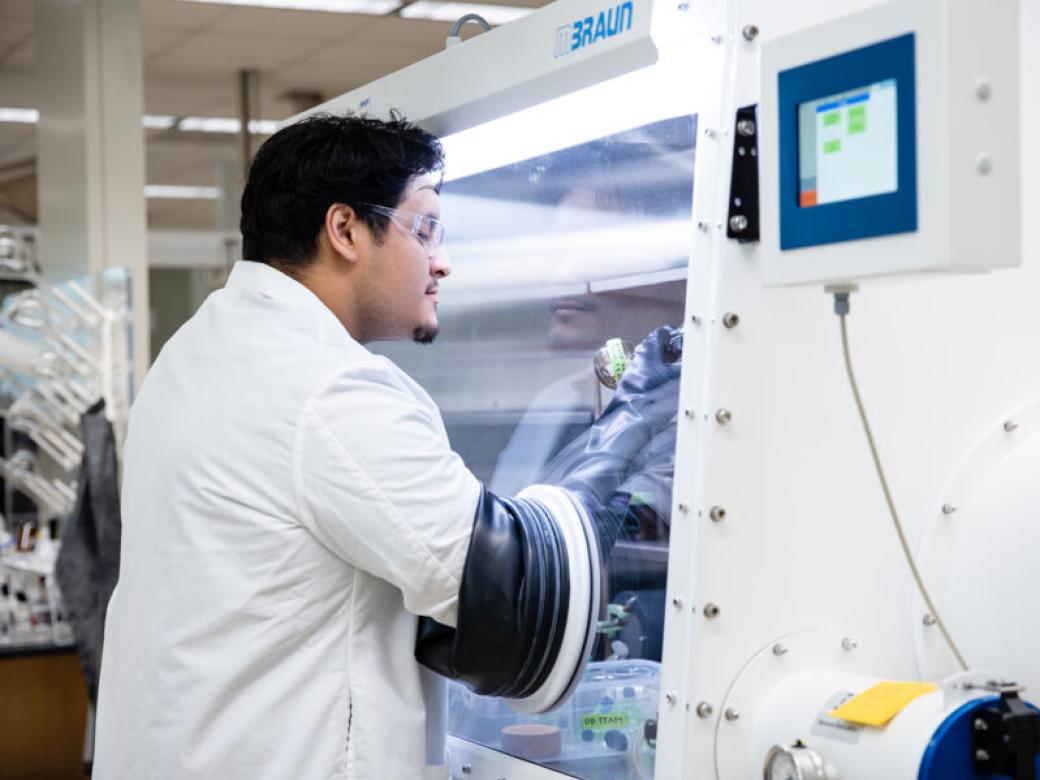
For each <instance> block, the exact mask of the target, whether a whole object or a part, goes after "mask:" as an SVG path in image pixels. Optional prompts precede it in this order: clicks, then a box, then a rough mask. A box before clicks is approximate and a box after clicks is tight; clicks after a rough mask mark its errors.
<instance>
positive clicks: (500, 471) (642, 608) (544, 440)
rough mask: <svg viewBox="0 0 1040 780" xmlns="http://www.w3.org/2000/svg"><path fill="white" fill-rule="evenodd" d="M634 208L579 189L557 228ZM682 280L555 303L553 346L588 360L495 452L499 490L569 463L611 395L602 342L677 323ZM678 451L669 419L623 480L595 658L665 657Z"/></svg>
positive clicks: (565, 204)
mask: <svg viewBox="0 0 1040 780" xmlns="http://www.w3.org/2000/svg"><path fill="white" fill-rule="evenodd" d="M626 212H627V213H626ZM632 216H633V215H632V214H631V210H630V204H629V208H628V209H626V201H625V197H624V193H622V192H619V191H618V190H617V189H611V188H603V187H600V188H593V187H580V188H576V189H573V190H572V191H570V192H569V193H568V194H567V195H565V196H564V198H563V199H562V200H561V202H560V204H559V206H558V217H557V220H556V224H555V226H554V227H555V229H556V230H559V231H566V232H570V231H580V230H595V229H596V228H597V227H607V226H611V225H612V224H614V223H615V222H616V221H617V220H620V219H631V218H632ZM646 216H648V217H651V218H650V219H647V221H646V222H645V223H644V225H640V227H643V226H651V225H652V215H646ZM564 262H566V261H564ZM574 262H575V263H576V264H577V263H579V262H580V263H581V264H582V265H584V266H586V267H588V266H589V264H590V263H594V262H595V261H594V259H591V260H590V258H586V257H583V258H575V260H574ZM685 288H686V283H685V280H676V281H670V282H664V283H655V284H644V285H638V284H636V285H630V286H626V287H618V288H617V289H606V290H602V291H595V292H594V291H592V290H591V289H590V288H589V287H588V286H587V287H586V291H585V292H584V293H582V292H578V293H570V294H566V295H561V296H558V297H556V298H553V299H551V300H550V301H549V304H548V305H549V315H550V316H549V325H548V331H547V346H548V347H549V348H550V349H551V350H553V351H554V352H566V353H570V354H571V355H575V356H577V355H582V356H585V357H587V364H586V365H587V368H586V369H583V370H581V371H578V372H576V373H572V374H570V375H567V376H564V377H561V378H560V379H558V380H557V381H555V382H553V383H552V384H550V385H548V386H547V387H546V388H545V389H543V390H542V391H541V392H539V393H538V394H537V395H536V396H535V398H534V399H533V400H532V402H531V403H530V404H529V406H528V408H527V409H526V411H525V412H524V414H523V416H522V417H521V419H520V421H519V423H518V425H517V427H516V429H515V430H514V432H513V434H512V436H511V437H510V440H509V442H508V444H507V445H506V447H505V448H504V449H503V451H502V452H501V454H500V456H499V458H498V462H497V465H496V469H495V473H494V476H493V477H492V480H491V485H492V489H493V490H502V491H504V492H508V491H509V490H510V489H517V488H519V487H521V486H523V485H525V484H531V483H532V482H538V481H541V480H548V481H550V482H552V481H554V480H555V479H557V478H558V477H559V476H560V474H561V473H564V472H565V471H566V462H565V461H566V457H567V451H568V450H570V449H572V448H573V447H574V445H575V444H577V443H578V441H576V440H579V441H580V439H581V437H583V436H584V433H585V430H587V429H588V426H589V424H590V423H591V422H592V420H593V416H594V410H595V409H596V408H597V406H598V404H597V399H598V398H600V397H601V396H602V397H603V403H604V405H605V404H606V403H607V402H608V401H609V397H610V394H611V391H610V390H609V389H607V388H605V387H602V386H601V385H600V383H599V380H597V378H596V376H595V373H594V370H593V359H594V356H595V354H596V352H597V350H599V349H600V348H601V347H603V345H604V343H605V342H606V341H607V340H608V339H611V338H619V339H621V340H623V341H625V342H628V343H629V344H631V345H633V346H634V345H637V344H639V343H640V342H641V341H642V340H643V339H644V338H645V337H646V336H647V334H649V333H650V332H651V331H653V330H654V329H655V328H657V327H659V326H661V325H666V324H671V325H678V324H680V323H681V321H682V316H683V302H684V298H685ZM676 384H677V383H676ZM677 390H678V388H677V387H675V392H676V411H677V406H678V397H677ZM568 445H570V446H568ZM561 451H562V454H561ZM674 452H675V426H674V425H671V426H669V427H668V428H666V429H665V430H663V431H661V432H660V433H659V434H657V435H655V436H654V437H653V439H652V440H651V441H650V442H649V444H647V445H646V447H644V448H643V450H642V451H641V452H640V453H639V455H638V457H637V458H636V459H635V460H634V461H633V462H632V463H631V464H630V466H629V469H628V473H627V474H626V475H625V476H624V478H623V479H622V490H624V491H625V492H628V493H630V494H631V496H632V498H631V500H630V501H629V503H628V506H627V511H625V512H624V513H623V515H624V516H623V517H622V518H620V519H619V521H620V522H621V523H622V527H621V535H620V537H619V542H620V544H618V545H616V546H615V547H614V549H613V550H611V551H610V553H609V555H608V559H607V561H606V563H607V565H606V567H605V570H606V572H605V573H606V580H607V581H606V582H605V587H606V593H605V594H604V595H605V596H607V598H608V600H609V601H610V602H611V603H612V604H613V606H612V607H611V609H610V610H609V612H610V615H604V616H603V617H604V618H606V619H607V620H608V621H609V620H611V619H615V618H616V619H617V622H618V627H617V629H616V630H614V631H611V632H607V633H605V634H604V636H603V637H602V641H601V642H599V643H598V646H597V649H596V657H599V658H607V657H643V658H653V659H655V660H659V658H660V641H661V636H660V634H661V631H662V622H663V621H662V619H661V613H663V598H664V587H665V582H664V580H665V574H666V571H667V560H666V541H667V538H668V528H669V511H670V507H671V483H672V476H673V467H674ZM561 458H562V459H563V461H564V462H562V463H561V462H560V461H561ZM659 602H660V606H659ZM625 610H627V612H626V611H625Z"/></svg>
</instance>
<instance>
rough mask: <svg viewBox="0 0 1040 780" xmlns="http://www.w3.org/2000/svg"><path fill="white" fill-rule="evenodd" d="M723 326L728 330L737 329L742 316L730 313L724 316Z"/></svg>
mask: <svg viewBox="0 0 1040 780" xmlns="http://www.w3.org/2000/svg"><path fill="white" fill-rule="evenodd" d="M722 324H723V325H725V326H726V327H727V328H735V327H737V325H739V324H740V315H739V314H734V313H733V312H731V311H728V312H726V313H725V314H723V315H722Z"/></svg>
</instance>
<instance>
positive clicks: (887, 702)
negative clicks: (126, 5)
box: [830, 681, 939, 726]
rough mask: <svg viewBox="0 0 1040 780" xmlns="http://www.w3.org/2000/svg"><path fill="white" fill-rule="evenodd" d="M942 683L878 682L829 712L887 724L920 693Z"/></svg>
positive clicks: (866, 723) (842, 717) (857, 720)
mask: <svg viewBox="0 0 1040 780" xmlns="http://www.w3.org/2000/svg"><path fill="white" fill-rule="evenodd" d="M938 687H939V686H937V685H935V684H933V683H923V682H887V681H886V682H879V683H878V684H877V685H875V686H874V687H873V688H867V690H865V691H863V693H861V694H859V695H857V696H853V697H852V698H851V699H849V700H848V701H847V702H845V703H844V704H842V705H841V706H840V707H838V708H837V709H833V710H831V711H830V715H831V717H833V718H838V719H840V720H845V721H848V722H850V723H861V724H863V725H864V726H884V725H885V724H886V723H888V722H889V721H890V720H892V718H894V717H895V716H896V715H898V714H899V713H900V712H902V711H903V709H904V708H905V707H906V705H908V704H909V703H910V702H912V701H913V700H914V699H916V698H918V697H919V696H924V695H925V694H926V693H931V692H932V691H934V690H936V689H937V688H938Z"/></svg>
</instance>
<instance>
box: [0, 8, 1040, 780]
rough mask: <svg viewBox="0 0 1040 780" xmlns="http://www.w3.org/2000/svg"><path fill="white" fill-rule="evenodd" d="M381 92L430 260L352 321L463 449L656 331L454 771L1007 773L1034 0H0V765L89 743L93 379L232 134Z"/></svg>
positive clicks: (528, 452)
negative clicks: (431, 311) (411, 149)
mask: <svg viewBox="0 0 1040 780" xmlns="http://www.w3.org/2000/svg"><path fill="white" fill-rule="evenodd" d="M392 110H398V111H400V112H402V113H403V114H404V116H405V117H407V118H408V119H409V120H411V121H413V122H415V123H417V124H419V125H420V126H421V127H423V128H424V129H426V130H428V131H430V132H432V133H433V134H435V135H436V136H438V137H439V138H441V139H442V142H443V145H444V149H445V153H446V166H445V171H444V174H445V175H444V184H443V189H442V193H441V203H442V209H443V219H444V222H445V224H446V225H447V226H448V231H447V234H446V235H447V238H446V247H447V250H448V251H449V253H450V256H451V259H452V263H453V266H454V271H453V273H452V275H451V277H450V278H449V279H446V280H444V281H443V283H442V286H441V292H440V308H439V314H440V319H441V335H440V337H439V338H438V340H437V342H436V343H435V344H434V345H430V346H420V345H415V344H412V343H393V344H391V343H381V344H376V345H374V346H373V351H376V352H378V353H380V354H383V355H386V356H388V357H389V358H391V359H392V360H393V361H394V362H395V363H397V364H398V365H399V366H400V367H401V368H403V369H404V370H405V371H406V372H407V373H408V374H409V375H410V376H411V377H413V378H414V379H415V380H416V381H417V382H418V383H419V384H420V385H422V386H423V387H424V388H425V389H426V390H427V391H428V392H429V393H430V395H431V396H432V398H433V400H434V401H435V402H436V404H437V406H438V407H439V409H440V411H441V414H442V416H443V419H444V423H445V427H446V429H447V433H448V436H449V439H450V441H451V445H452V448H453V449H454V450H455V451H456V452H458V453H459V454H460V455H461V456H462V458H463V460H464V461H465V463H466V464H467V466H468V467H469V468H470V469H471V470H472V472H473V473H474V474H475V475H476V476H477V477H478V479H479V480H481V481H482V482H483V483H484V484H486V485H487V486H488V488H489V489H490V490H492V491H494V492H495V493H497V494H500V495H512V494H515V493H517V492H518V491H521V490H522V489H524V488H525V487H526V486H529V485H531V484H534V483H537V482H552V481H553V479H554V478H555V477H557V476H558V475H559V474H560V473H561V470H565V469H566V466H567V463H568V462H569V461H568V459H569V458H571V457H572V456H573V453H574V452H575V451H576V450H577V449H580V448H581V447H582V446H583V445H584V443H585V441H586V439H587V438H588V436H587V432H588V431H589V429H590V426H592V425H593V424H594V423H595V421H596V420H597V419H598V418H599V416H600V415H601V414H602V413H603V411H604V409H605V408H606V406H607V405H608V404H609V403H610V399H611V398H612V396H613V393H614V390H615V389H616V387H617V385H618V382H619V381H620V379H621V377H622V376H623V375H624V371H625V369H626V366H627V365H628V362H629V361H630V360H631V359H632V352H633V350H634V348H635V347H636V345H638V344H639V343H640V341H641V340H642V339H643V338H644V337H645V336H646V335H647V334H648V333H649V332H651V331H653V330H654V329H655V328H658V327H660V326H662V325H667V326H670V327H672V328H675V329H676V332H677V334H678V336H677V337H676V338H675V339H674V341H673V342H672V343H671V344H670V345H669V347H670V349H671V350H672V354H671V357H670V359H671V360H673V361H674V360H681V364H682V368H681V380H680V382H679V387H680V389H679V391H678V393H677V395H676V396H675V397H673V398H671V399H670V401H669V402H670V403H672V404H673V405H674V414H672V415H671V422H670V424H669V425H667V426H665V427H664V428H663V429H662V430H661V431H659V432H658V433H657V434H655V435H654V437H653V439H652V440H651V441H650V442H649V443H648V444H647V445H646V446H645V447H644V448H643V450H641V451H640V453H639V455H638V457H637V462H636V463H635V464H633V465H631V477H630V479H629V481H628V482H626V483H625V484H626V485H628V490H629V492H630V493H631V494H633V495H635V496H638V498H639V501H637V502H636V503H637V504H638V505H637V506H635V507H630V508H629V511H628V513H627V514H626V516H625V517H624V524H623V529H622V533H621V534H620V536H619V538H618V539H617V541H616V542H615V543H614V544H613V545H612V546H610V547H608V548H602V549H597V548H596V547H595V544H594V543H593V542H592V541H588V544H589V549H588V550H586V551H584V558H581V557H580V556H579V558H580V560H581V561H583V563H580V566H583V567H584V568H583V569H582V571H581V572H578V571H577V570H575V569H573V568H572V571H571V581H572V591H573V594H572V598H571V601H570V602H569V613H567V614H565V615H564V618H563V619H564V622H565V624H566V630H567V632H568V633H567V634H566V636H565V637H564V640H563V642H562V645H561V647H562V649H560V650H559V651H558V652H555V651H554V654H553V655H552V656H550V657H548V658H547V659H546V663H547V664H548V665H549V666H550V667H551V669H550V673H549V679H550V683H551V684H550V683H547V684H546V686H543V688H544V689H543V690H541V691H539V693H538V695H537V696H532V697H530V698H528V699H522V700H505V699H499V698H493V697H485V696H480V695H477V694H476V693H474V692H473V691H472V690H470V689H469V688H467V687H466V686H465V685H464V684H462V683H460V682H451V683H450V688H449V705H450V706H449V714H448V719H449V723H448V727H449V732H450V736H449V738H448V754H447V755H448V762H449V768H450V769H449V771H450V773H451V777H452V778H456V779H458V780H484V779H485V778H487V779H488V780H550V779H557V778H568V777H570V778H584V779H585V780H649V778H656V780H755V779H757V778H765V780H969V779H975V778H980V779H985V780H997V779H1000V778H1010V779H1011V780H1036V778H1037V777H1038V774H1040V709H1038V707H1040V565H1038V564H1040V151H1038V146H1037V142H1036V128H1037V127H1040V0H990V1H989V2H969V1H968V0H888V2H875V1H874V0H827V2H824V1H823V0H785V2H776V1H775V0H620V1H618V0H556V2H552V3H549V4H542V3H540V2H539V0H510V2H509V3H505V2H502V3H491V2H485V3H483V4H468V3H463V2H455V1H454V0H35V1H34V0H0V296H2V297H0V780H66V779H68V778H83V777H89V776H90V770H91V766H92V761H93V744H94V731H93V727H94V724H93V713H94V703H95V700H96V694H97V674H98V666H99V662H100V653H101V646H102V632H103V621H104V613H105V607H106V605H107V601H108V598H109V596H110V595H111V592H112V589H113V587H114V585H115V583H116V581H117V578H118V572H119V541H120V530H121V529H120V520H119V512H118V493H119V481H120V474H121V467H122V462H121V455H122V444H123V441H124V437H125V434H126V426H127V416H128V412H129V409H130V406H131V404H132V403H133V399H134V394H135V390H136V389H137V388H139V387H140V384H141V382H142V380H143V378H144V376H145V374H146V372H147V370H148V367H149V365H150V363H151V361H152V360H153V359H154V357H155V356H156V355H157V354H158V353H159V351H160V350H161V349H162V346H163V344H164V343H165V341H166V340H167V339H168V338H169V337H170V336H171V335H172V334H173V333H174V332H175V331H176V330H177V328H178V327H180V325H181V324H182V323H184V322H185V321H186V320H187V319H188V318H189V317H190V316H191V315H192V314H193V313H194V312H195V310H196V309H197V308H198V306H199V305H200V304H201V303H202V302H203V301H204V300H205V298H206V296H207V295H209V294H210V293H211V292H213V291H214V290H217V289H219V288H220V287H221V286H222V285H223V284H224V282H225V280H226V279H227V275H228V273H229V271H230V268H231V266H232V264H233V263H234V262H236V261H237V260H240V259H242V257H241V239H240V235H239V232H238V219H239V214H238V199H239V196H240V194H241V189H242V185H243V179H244V174H245V172H246V171H247V170H248V165H249V163H250V161H251V159H252V156H253V155H254V153H255V152H256V150H257V148H258V147H259V145H260V144H261V143H262V142H263V141H264V140H265V139H266V138H267V137H269V136H270V135H271V134H273V133H274V132H276V130H277V129H278V128H279V127H282V126H285V125H288V124H291V123H294V122H296V121H299V120H300V119H301V118H303V117H306V116H308V115H310V114H312V113H314V112H333V113H340V112H352V113H359V114H366V113H367V114H369V115H371V116H376V117H387V116H389V114H390V112H391V111H392ZM245 259H248V258H245ZM171 414H174V415H175V414H176V410H171ZM567 544H569V545H574V544H584V542H582V541H581V539H578V540H577V541H576V540H575V539H573V538H571V539H569V540H568V542H567ZM571 560H572V564H571V565H572V567H573V566H575V565H578V564H573V560H575V559H574V558H573V557H572V559H571ZM578 575H580V576H578ZM579 591H580V592H579ZM575 605H577V606H575ZM565 611H566V610H565Z"/></svg>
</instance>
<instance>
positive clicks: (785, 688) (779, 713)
mask: <svg viewBox="0 0 1040 780" xmlns="http://www.w3.org/2000/svg"><path fill="white" fill-rule="evenodd" d="M975 676H977V675H975ZM957 679H960V677H958V678H957ZM879 682H881V680H880V679H879V678H875V677H870V676H867V675H862V674H856V673H853V672H846V671H838V670H833V669H809V670H804V671H800V672H796V673H794V674H790V675H787V676H785V677H783V678H782V679H780V680H779V681H778V682H777V683H776V684H775V685H773V686H772V687H771V688H770V689H769V690H768V691H767V692H766V693H765V695H764V696H763V698H762V699H761V700H760V701H759V703H758V705H757V706H756V707H755V710H754V712H753V713H751V716H752V718H751V719H752V724H751V729H750V732H749V733H748V734H747V736H748V738H749V739H748V742H747V743H746V749H745V750H744V751H742V755H740V756H738V755H737V754H736V753H734V752H728V753H727V754H726V755H720V763H719V778H720V780H746V778H752V777H761V776H762V772H763V768H764V762H765V759H766V756H767V754H768V753H769V750H770V748H771V747H773V746H774V745H785V746H790V745H793V744H794V743H795V742H796V741H801V742H802V743H804V744H805V746H806V747H808V748H809V749H811V750H812V751H814V752H815V753H816V754H817V755H819V756H820V757H821V758H822V759H823V760H824V762H826V763H827V764H829V765H831V766H833V767H834V768H835V769H836V770H837V776H838V777H839V778H840V779H841V780H878V778H882V777H883V778H885V780H917V778H918V776H919V773H920V768H921V763H922V759H923V758H924V755H925V752H926V750H927V749H928V746H929V743H930V741H931V740H932V738H933V736H934V735H935V734H936V732H937V731H938V730H939V729H940V727H941V726H942V724H943V722H944V721H945V720H946V719H947V718H948V717H949V716H950V715H952V714H953V713H954V712H955V711H956V710H957V709H959V708H960V707H961V706H963V705H964V704H965V703H967V702H968V701H971V700H972V699H977V698H980V696H982V695H983V694H981V693H980V692H979V691H978V689H974V693H972V692H971V691H970V690H968V689H965V688H964V687H963V686H958V685H957V684H955V683H952V682H951V681H947V684H945V685H944V686H942V687H940V688H938V689H936V690H935V691H932V692H931V693H926V694H924V695H923V696H920V697H918V698H916V699H914V700H913V701H911V702H910V703H909V704H908V705H906V707H904V708H903V709H902V711H900V712H899V713H898V714H897V715H896V716H895V717H894V718H892V720H891V721H889V722H888V724H887V725H885V726H883V727H874V726H860V725H857V724H852V723H848V722H846V721H839V720H837V719H835V718H832V717H830V716H829V714H828V713H829V712H830V711H831V710H832V709H834V708H835V707H837V706H838V705H839V704H840V703H841V702H842V700H843V699H848V698H851V696H852V695H856V694H860V693H862V692H863V691H865V690H867V689H868V688H871V687H873V686H874V685H876V684H877V683H879ZM988 695H992V694H988Z"/></svg>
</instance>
